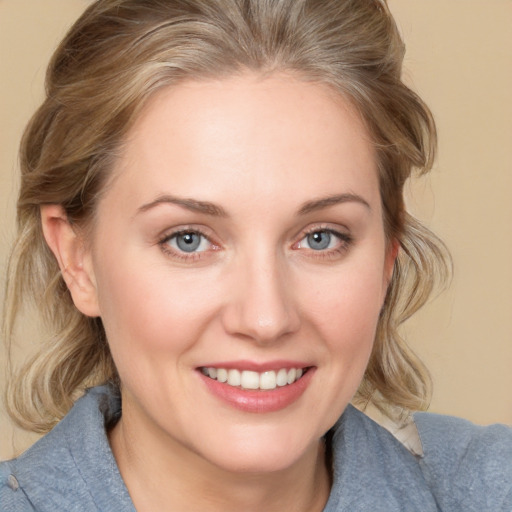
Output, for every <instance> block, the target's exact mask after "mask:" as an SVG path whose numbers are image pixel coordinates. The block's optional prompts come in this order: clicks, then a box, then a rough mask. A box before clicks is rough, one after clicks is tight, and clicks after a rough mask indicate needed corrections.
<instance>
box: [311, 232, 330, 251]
mask: <svg viewBox="0 0 512 512" xmlns="http://www.w3.org/2000/svg"><path fill="white" fill-rule="evenodd" d="M332 238H333V236H332V233H330V232H329V231H315V232H314V233H310V234H309V235H307V236H306V240H307V243H308V245H309V248H310V249H313V250H314V251H323V250H325V249H329V247H330V245H331V240H332Z"/></svg>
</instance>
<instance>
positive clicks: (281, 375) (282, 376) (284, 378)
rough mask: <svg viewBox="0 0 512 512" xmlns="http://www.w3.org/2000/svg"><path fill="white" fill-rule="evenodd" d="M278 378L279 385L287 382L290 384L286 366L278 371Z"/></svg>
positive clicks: (284, 384)
mask: <svg viewBox="0 0 512 512" xmlns="http://www.w3.org/2000/svg"><path fill="white" fill-rule="evenodd" d="M276 380H277V385H278V386H286V384H288V372H287V371H286V368H281V369H280V370H279V371H278V372H277V379H276Z"/></svg>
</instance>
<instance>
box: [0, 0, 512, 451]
mask: <svg viewBox="0 0 512 512" xmlns="http://www.w3.org/2000/svg"><path fill="white" fill-rule="evenodd" d="M87 4H88V1H87V0H0V52H1V53H0V55H1V57H0V59H1V60H0V109H1V110H0V270H2V274H3V270H4V268H5V262H6V257H7V253H8V246H9V243H10V241H11V240H12V236H13V226H14V205H15V196H16V188H17V169H16V167H17V156H16V151H17V145H18V142H19V138H20V136H21V132H22V129H23V126H24V125H25V123H26V122H27V120H28V118H29V116H30V114H31V113H32V112H33V110H34V109H35V107H36V106H37V105H38V103H39V101H40V99H41V95H42V89H43V86H42V83H43V76H44V69H45V66H46V63H47V61H48V59H49V57H50V55H51V52H52V49H53V48H54V47H55V45H56V44H57V42H58V41H59V39H60V38H61V37H62V36H63V34H64V32H65V30H66V28H67V27H68V26H69V25H70V23H71V22H72V21H73V20H74V19H75V18H76V17H77V16H78V15H79V13H80V12H81V11H82V10H83V8H84V7H85V6H86V5H87ZM390 5H391V8H392V10H393V11H394V13H395V15H396V18H397V21H398V24H399V26H400V28H401V30H402V32H403V34H404V37H405V40H406V43H407V49H408V52H407V57H406V77H407V81H408V82H409V83H410V84H412V86H413V87H414V88H415V89H416V90H417V91H418V92H419V93H420V94H421V95H422V96H423V97H424V99H425V100H426V101H427V103H428V104H429V105H430V106H431V108H432V110H433V112H434V115H435V116H436V119H437V122H438V127H439V134H440V153H439V159H438V163H437V165H436V168H435V170H434V172H433V173H432V175H431V177H430V178H428V179H426V180H425V179H423V180H422V181H421V182H420V183H416V184H414V185H413V186H411V191H410V192H411V193H410V198H409V205H410V208H411V209H412V210H413V212H415V213H416V214H417V215H418V216H420V218H422V219H423V220H424V221H425V222H426V223H427V224H428V225H429V226H430V227H431V228H432V229H433V230H434V231H436V232H437V233H438V234H439V235H440V236H441V237H442V238H444V239H445V240H446V242H447V243H448V245H449V247H450V249H451V251H452V253H453V257H454V261H455V279H454V282H453V284H452V286H451V288H450V290H449V291H448V292H446V293H444V294H443V295H442V296H441V297H440V298H439V299H437V300H436V301H435V302H433V303H432V304H430V305H429V306H427V307H426V308H425V309H424V311H422V312H420V314H419V315H418V316H417V317H416V318H415V319H413V321H411V322H410V323H409V324H408V325H407V326H406V331H407V333H408V336H409V339H410V340H411V342H412V344H413V346H414V347H415V348H416V349H417V351H418V352H419V353H420V354H421V356H422V357H423V358H424V360H425V361H426V362H427V364H428V366H429V368H430V370H431V372H432V375H433V378H434V383H435V390H434V398H433V401H432V406H431V410H432V411H435V412H442V413H449V414H455V415H458V416H463V417H466V418H469V419H471V420H473V421H475V422H478V423H489V422H496V421H500V422H506V423H509V424H512V372H511V367H512V201H511V196H512V101H511V98H510V95H511V91H512V31H511V30H510V26H511V22H512V1H510V0H428V1H427V0H390ZM27 323H30V321H29V320H28V321H27ZM27 332H29V333H32V334H28V335H27V336H26V338H27V339H26V340H25V345H26V346H25V345H24V346H21V347H20V348H19V350H18V352H22V353H27V352H28V351H29V350H30V346H33V345H34V344H36V343H37V336H36V334H34V329H32V331H31V330H30V328H29V329H28V330H27ZM2 357H4V354H2ZM3 361H5V357H4V359H2V360H1V361H0V365H1V366H2V367H3V366H4V363H3ZM0 385H1V388H2V390H3V388H4V381H0ZM0 414H1V416H0V458H5V457H8V456H10V455H11V454H12V453H13V452H14V451H17V450H20V449H21V448H23V447H24V446H25V445H26V443H27V442H28V441H27V438H26V437H25V436H22V435H20V434H19V433H18V434H16V435H13V434H12V429H11V427H10V425H9V422H8V421H7V419H6V417H5V413H4V412H3V411H2V410H1V409H0Z"/></svg>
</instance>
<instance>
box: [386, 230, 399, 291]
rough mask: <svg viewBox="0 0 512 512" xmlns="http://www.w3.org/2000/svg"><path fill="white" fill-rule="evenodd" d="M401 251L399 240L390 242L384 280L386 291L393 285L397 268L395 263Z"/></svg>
mask: <svg viewBox="0 0 512 512" xmlns="http://www.w3.org/2000/svg"><path fill="white" fill-rule="evenodd" d="M399 250H400V241H399V240H398V239H397V238H393V240H390V241H389V243H388V247H387V254H386V261H385V268H384V279H385V284H386V290H387V288H388V287H389V285H390V283H391V279H392V278H393V269H394V267H395V261H396V258H397V257H398V251H399Z"/></svg>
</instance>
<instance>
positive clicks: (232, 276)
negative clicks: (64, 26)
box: [0, 0, 512, 511]
mask: <svg viewBox="0 0 512 512" xmlns="http://www.w3.org/2000/svg"><path fill="white" fill-rule="evenodd" d="M402 57H403V45H402V43H401V40H400V38H399V35H398V33H397V30H396V27H395V25H394V23H393V21H392V19H391V16H390V14H389V12H388V10H387V7H386V6H385V4H384V3H382V2H379V1H377V0H365V1H360V0H358V1H354V0H352V1H350V0H345V1H339V0H338V1H334V0H329V1H327V0H326V1H314V2H313V1H308V0H293V1H292V0H281V1H274V2H272V1H268V0H246V1H242V0H215V1H212V0H208V1H205V0H202V1H201V0H187V1H165V2H164V1H161V0H160V1H157V0H150V1H148V0H145V1H141V0H100V1H97V2H95V3H93V4H92V5H91V7H90V8H89V9H88V10H87V11H86V12H85V13H84V15H83V16H82V17H81V18H80V19H79V20H78V21H77V23H76V24H75V25H74V27H73V28H72V29H71V31H70V33H69V34H68V36H67V37H66V39H65V40H64V42H63V43H62V44H61V46H60V48H59V49H58V50H57V52H56V54H55V56H54V58H53V60H52V63H51V65H50V69H49V73H48V81H47V98H46V100H45V102H44V104H43V105H42V106H41V108H40V109H39V111H38V112H37V113H36V115H35V116H34V118H33V120H32V121H31V124H30V126H29V127H28V128H27V132H26V134H25V137H24V140H23V142H22V153H21V154H22V162H21V166H22V172H23V176H22V186H21V192H20V198H19V203H18V217H19V236H18V240H17V243H16V246H15V248H14V251H13V256H12V260H11V270H10V275H11V278H10V281H9V284H8V294H7V307H6V317H5V324H6V325H5V330H6V332H7V337H8V339H11V338H12V335H13V334H12V333H13V330H14V324H15V320H16V317H17V315H18V314H19V310H20V307H21V303H22V301H24V300H26V298H27V297H28V296H32V297H35V298H36V300H37V301H38V303H39V305H40V308H41V311H42V314H43V316H44V318H45V319H46V320H47V324H48V326H49V328H50V331H51V336H49V339H48V342H47V345H46V348H45V349H44V350H43V351H42V352H41V354H40V355H39V356H38V357H37V358H36V359H35V360H34V361H31V362H30V363H29V364H28V365H27V366H26V367H25V369H24V370H23V371H22V372H21V373H20V374H19V375H18V376H17V377H16V379H13V381H12V385H11V389H10V390H9V391H8V398H9V400H10V401H9V406H10V410H11V413H12V415H13V417H14V418H15V419H17V421H18V422H19V423H20V424H22V425H24V426H25V427H27V428H30V429H32V430H36V431H48V430H50V429H52V427H53V429H52V430H51V432H50V433H49V434H48V435H47V436H45V437H44V438H43V439H42V440H41V441H39V442H38V443H36V445H34V447H32V448H31V449H30V450H29V451H28V452H26V453H25V454H24V455H22V456H21V457H19V458H18V459H15V460H13V461H9V462H6V463H4V464H2V466H1V474H2V480H1V481H2V487H1V491H0V492H1V494H0V497H1V500H2V501H1V502H2V505H3V506H4V507H6V510H38V511H44V510H52V511H54V510H116V511H117V510H134V509H136V510H138V511H144V510H178V511H180V510H211V511H216V510H223V511H229V510H244V511H250V510H267V511H272V510H293V511H321V510H326V511H337V510H351V511H352V510H361V511H362V510H371V509H372V508H375V509H377V510H386V511H387V510H404V511H405V510H407V511H410V510H421V511H430V510H432V511H434V510H510V508H511V507H512V491H511V486H512V467H511V464H510V460H512V459H511V457H512V433H511V432H510V430H509V429H507V428H506V427H501V426H494V427H489V428H487V429H479V428H477V427H474V426H472V425H470V424H468V423H466V422H463V421H461V420H456V419H453V418H439V417H436V416H434V415H426V414H416V415H415V416H414V421H413V422H411V421H412V420H411V417H410V415H409V411H413V410H421V409H424V408H425V404H426V403H427V401H428V384H429V382H428V376H427V373H426V371H425V369H424V368H423V366H422V365H421V363H420V362H419V361H418V360H417V359H416V358H415V357H414V355H413V354H412V353H411V352H410V350H409V349H408V348H407V346H406V345H405V343H404V342H403V340H401V338H400V337H399V335H398V333H397V327H398V326H399V324H400V323H401V322H402V321H403V320H404V319H405V318H407V317H408V316H410V315H411V314H412V313H414V312H415V311H416V310H417V309H418V308H419V307H421V305H422V304H423V303H424V302H425V301H426V300H427V298H428V296H429V295H430V292H431V291H432V287H433V280H432V278H433V277H434V278H435V277H436V276H438V277H443V276H445V274H446V263H445V258H446V256H445V251H444V249H443V246H442V244H441V243H440V242H439V241H438V240H437V239H436V238H435V237H434V236H433V235H432V234H431V233H429V232H428V231H427V230H426V229H425V228H423V227H422V226H421V225H420V224H419V223H418V222H417V221H415V220H414V219H413V218H412V217H411V216H409V215H408V214H407V213H406V211H405V208H404V204H403V195H402V194H403V185H404V182H405V181H406V179H407V178H408V177H409V176H410V175H411V172H412V170H413V168H417V169H418V170H419V172H427V171H428V170H429V168H430V166H431V163H432V159H433V156H434V149H435V128H434V124H433V120H432V117H431V115H430V112H429V111H428V109H427V107H426V106H425V105H424V104H423V102H422V101H421V100H420V99H419V98H418V97H417V96H416V95H415V94H414V93H413V92H411V91H410V90H409V89H408V88H407V87H405V86H404V85H403V84H402V82H401V81H400V71H401V62H402ZM86 388H89V390H88V391H87V392H86V393H85V396H83V397H82V398H80V399H78V400H77V397H78V396H80V395H81V394H82V393H83V390H84V389H86ZM353 399H354V400H355V401H356V402H360V403H370V402H371V403H373V404H374V405H375V406H377V407H378V408H380V409H381V410H382V411H384V412H385V413H386V414H388V415H389V416H390V417H393V418H398V419H399V420H400V421H401V422H402V423H403V425H404V426H406V428H407V431H408V432H412V433H413V434H414V437H415V438H416V440H417V441H419V445H420V446H418V443H416V448H414V449H413V448H412V447H411V446H409V445H404V444H403V443H402V442H400V441H399V440H397V439H396V438H395V437H393V436H392V435H391V434H389V433H388V432H387V431H385V430H384V429H382V428H381V427H379V426H377V425H376V424H375V423H373V422H372V421H371V420H369V419H368V418H366V417H365V416H364V415H363V414H362V413H360V412H358V411H357V410H356V409H354V408H353V407H352V406H351V405H350V402H351V401H352V400H353ZM75 401H76V403H75V404H74V402H75ZM73 404H74V405H73ZM62 418H63V419H62ZM4 503H5V504H6V505H4Z"/></svg>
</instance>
